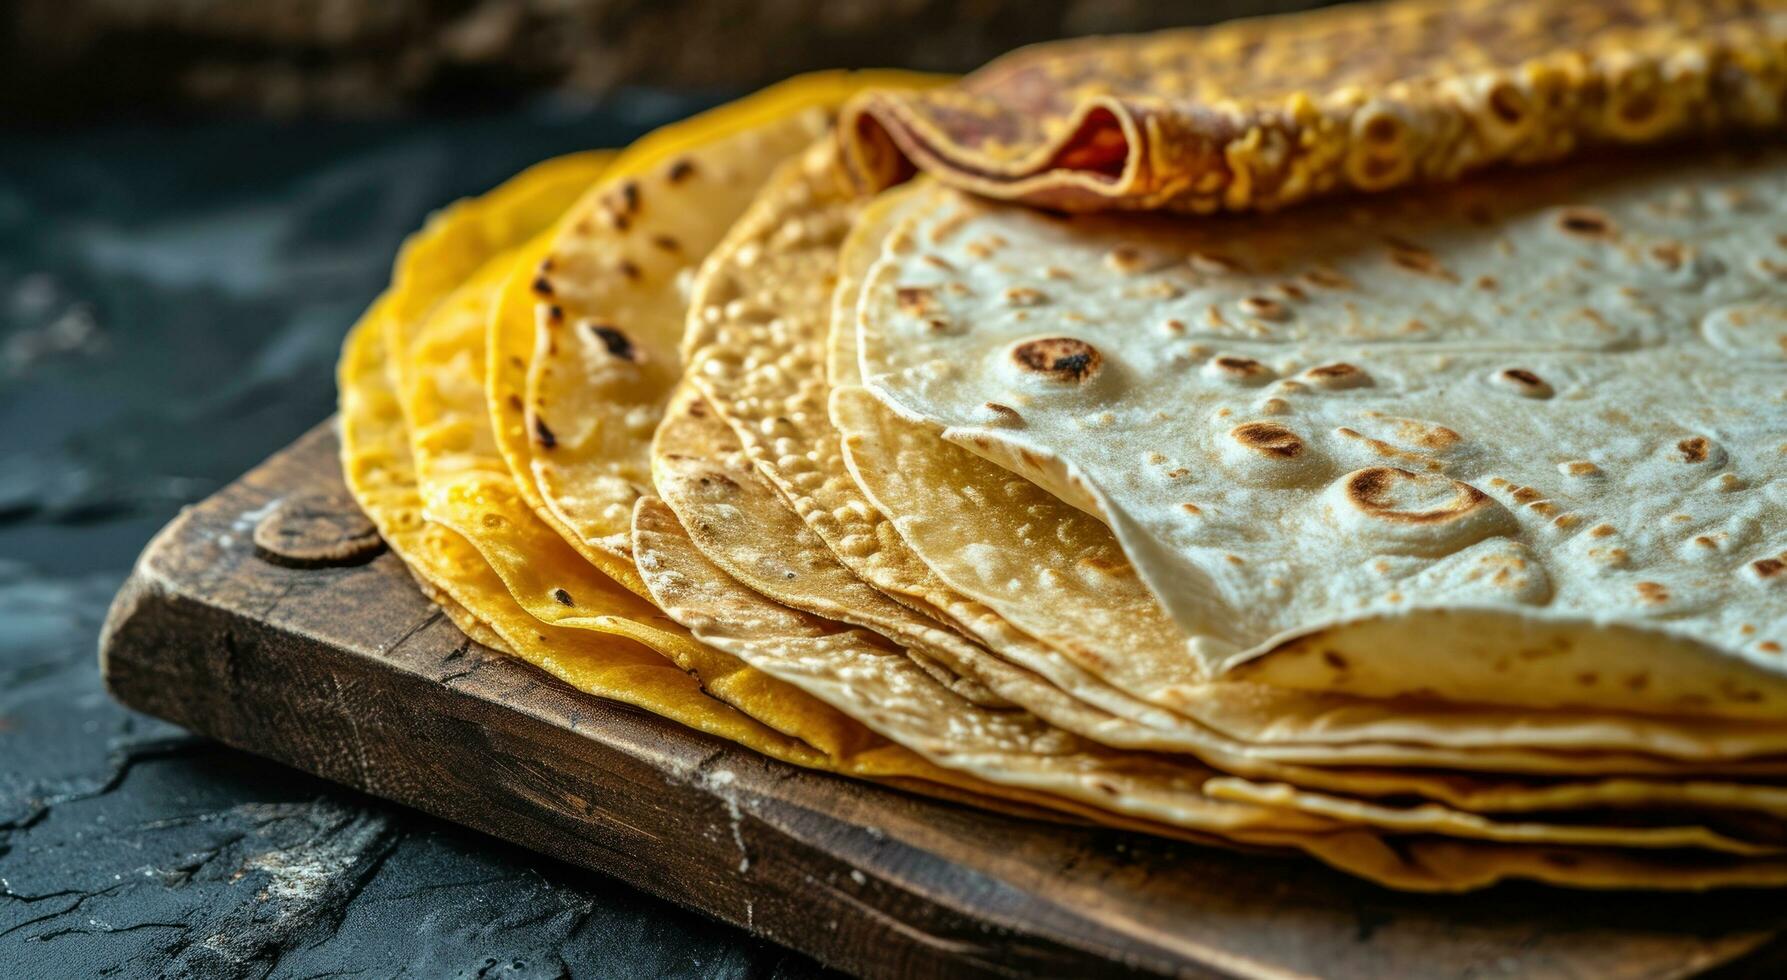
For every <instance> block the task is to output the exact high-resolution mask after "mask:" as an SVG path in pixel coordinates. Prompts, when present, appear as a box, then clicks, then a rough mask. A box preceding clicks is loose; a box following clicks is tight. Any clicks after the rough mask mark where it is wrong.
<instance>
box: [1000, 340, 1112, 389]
mask: <svg viewBox="0 0 1787 980" xmlns="http://www.w3.org/2000/svg"><path fill="white" fill-rule="evenodd" d="M1011 357H1012V360H1014V361H1016V362H1018V364H1019V365H1021V366H1022V367H1024V368H1025V369H1026V370H1029V371H1034V372H1036V373H1037V374H1041V375H1043V376H1045V377H1048V378H1051V379H1053V380H1055V381H1084V380H1086V379H1087V378H1089V377H1091V376H1092V375H1094V374H1096V373H1098V369H1099V368H1100V367H1102V366H1103V365H1104V356H1103V355H1101V354H1100V353H1099V352H1098V348H1096V347H1093V346H1092V345H1091V344H1088V343H1086V342H1085V341H1083V340H1075V339H1074V338H1072V337H1045V338H1043V339H1041V340H1027V341H1025V342H1023V343H1021V344H1019V345H1018V346H1017V347H1015V348H1013V349H1012V352H1011Z"/></svg>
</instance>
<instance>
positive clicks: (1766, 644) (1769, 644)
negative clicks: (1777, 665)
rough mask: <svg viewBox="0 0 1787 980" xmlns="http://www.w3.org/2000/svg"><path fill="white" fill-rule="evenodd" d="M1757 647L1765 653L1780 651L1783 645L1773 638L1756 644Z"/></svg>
mask: <svg viewBox="0 0 1787 980" xmlns="http://www.w3.org/2000/svg"><path fill="white" fill-rule="evenodd" d="M1756 649H1758V650H1761V651H1762V652H1763V653H1780V652H1781V645H1780V644H1779V643H1776V642H1775V641H1773V640H1763V641H1762V642H1761V643H1758V644H1756Z"/></svg>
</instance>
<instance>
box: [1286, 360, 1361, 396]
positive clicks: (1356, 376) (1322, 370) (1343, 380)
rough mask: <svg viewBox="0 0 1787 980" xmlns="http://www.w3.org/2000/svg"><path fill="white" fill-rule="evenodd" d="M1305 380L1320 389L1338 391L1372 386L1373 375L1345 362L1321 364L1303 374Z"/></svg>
mask: <svg viewBox="0 0 1787 980" xmlns="http://www.w3.org/2000/svg"><path fill="white" fill-rule="evenodd" d="M1303 377H1304V379H1305V380H1307V381H1309V382H1311V383H1313V384H1314V385H1315V386H1316V387H1318V388H1326V389H1328V390H1330V391H1338V390H1341V389H1343V388H1362V387H1364V386H1366V385H1369V384H1371V375H1369V374H1367V373H1365V372H1364V371H1363V370H1361V369H1359V368H1357V367H1355V366H1353V365H1351V364H1347V363H1346V362H1344V361H1341V362H1337V363H1334V364H1321V365H1318V366H1316V367H1312V368H1310V369H1309V370H1307V371H1305V372H1303Z"/></svg>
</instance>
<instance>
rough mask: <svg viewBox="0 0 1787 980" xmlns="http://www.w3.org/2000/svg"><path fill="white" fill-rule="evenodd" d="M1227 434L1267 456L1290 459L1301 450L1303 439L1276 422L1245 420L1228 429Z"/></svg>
mask: <svg viewBox="0 0 1787 980" xmlns="http://www.w3.org/2000/svg"><path fill="white" fill-rule="evenodd" d="M1229 436H1230V438H1233V439H1234V440H1235V441H1236V442H1238V443H1240V444H1241V445H1243V446H1246V447H1247V448H1249V449H1252V450H1255V451H1257V452H1261V453H1264V454H1266V455H1267V456H1278V457H1281V458H1284V459H1291V458H1293V457H1295V456H1297V455H1298V454H1299V453H1301V452H1303V440H1302V439H1299V438H1298V437H1297V434H1296V433H1295V432H1292V431H1291V430H1289V429H1287V428H1285V427H1284V426H1282V425H1279V424H1278V423H1277V422H1247V423H1244V424H1242V425H1237V426H1235V427H1234V428H1233V429H1230V430H1229Z"/></svg>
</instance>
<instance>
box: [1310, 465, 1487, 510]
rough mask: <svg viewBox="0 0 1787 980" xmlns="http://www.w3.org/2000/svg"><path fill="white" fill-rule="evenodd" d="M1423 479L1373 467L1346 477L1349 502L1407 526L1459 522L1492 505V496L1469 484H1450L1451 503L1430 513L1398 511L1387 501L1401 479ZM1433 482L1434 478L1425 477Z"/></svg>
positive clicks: (1414, 475) (1393, 468)
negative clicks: (1465, 515)
mask: <svg viewBox="0 0 1787 980" xmlns="http://www.w3.org/2000/svg"><path fill="white" fill-rule="evenodd" d="M1420 479H1424V478H1423V477H1420V476H1417V475H1416V474H1414V473H1411V472H1409V471H1408V470H1404V469H1397V468H1395V467H1389V466H1373V467H1370V468H1368V469H1363V470H1359V471H1358V472H1356V473H1354V474H1352V475H1351V476H1349V477H1347V481H1346V487H1345V489H1346V495H1347V499H1349V500H1351V501H1352V502H1353V505H1354V506H1356V507H1358V508H1359V509H1360V510H1363V511H1366V512H1368V513H1371V514H1374V515H1376V516H1378V517H1381V518H1384V519H1386V520H1392V521H1399V522H1401V523H1404V524H1440V523H1444V522H1446V521H1451V520H1455V519H1457V517H1458V516H1459V515H1460V514H1464V513H1467V512H1469V511H1472V510H1475V509H1476V508H1478V507H1482V506H1484V505H1486V504H1489V503H1490V500H1489V496H1488V495H1487V494H1485V493H1484V492H1483V491H1481V490H1478V489H1477V488H1476V487H1473V486H1471V485H1470V484H1468V483H1461V482H1459V481H1457V480H1453V481H1451V484H1452V493H1453V497H1452V500H1451V501H1449V502H1448V503H1447V504H1446V505H1445V506H1442V507H1435V508H1433V509H1431V510H1415V511H1410V510H1398V509H1397V506H1396V503H1395V502H1394V501H1393V500H1390V499H1388V497H1389V494H1390V492H1391V490H1392V487H1393V486H1394V484H1395V483H1396V482H1397V481H1398V480H1420ZM1425 479H1433V477H1425Z"/></svg>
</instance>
